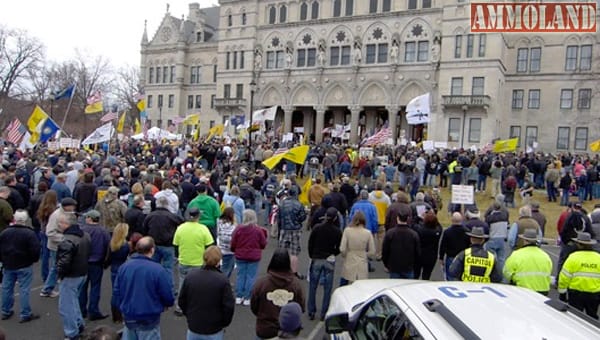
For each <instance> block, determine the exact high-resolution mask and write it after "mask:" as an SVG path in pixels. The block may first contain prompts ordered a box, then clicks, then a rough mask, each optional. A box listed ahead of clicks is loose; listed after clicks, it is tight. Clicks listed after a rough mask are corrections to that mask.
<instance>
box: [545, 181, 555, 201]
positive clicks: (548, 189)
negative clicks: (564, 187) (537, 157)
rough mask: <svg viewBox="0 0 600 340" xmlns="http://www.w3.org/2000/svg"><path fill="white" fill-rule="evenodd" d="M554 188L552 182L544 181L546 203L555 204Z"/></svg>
mask: <svg viewBox="0 0 600 340" xmlns="http://www.w3.org/2000/svg"><path fill="white" fill-rule="evenodd" d="M556 191H557V190H556V188H555V187H554V182H550V181H546V193H547V194H548V201H550V202H556Z"/></svg>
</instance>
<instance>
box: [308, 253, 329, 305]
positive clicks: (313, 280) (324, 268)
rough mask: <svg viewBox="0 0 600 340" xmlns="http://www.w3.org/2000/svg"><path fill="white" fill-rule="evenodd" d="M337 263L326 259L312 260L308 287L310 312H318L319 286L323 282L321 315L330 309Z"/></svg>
mask: <svg viewBox="0 0 600 340" xmlns="http://www.w3.org/2000/svg"><path fill="white" fill-rule="evenodd" d="M334 271H335V263H331V262H329V261H327V260H324V259H316V260H312V261H311V263H310V282H309V288H308V314H312V315H314V314H315V313H316V312H317V306H316V302H315V300H316V298H317V287H318V286H319V283H320V282H321V283H322V284H323V304H322V305H321V316H325V313H327V310H328V309H329V301H330V300H331V290H332V288H333V273H334Z"/></svg>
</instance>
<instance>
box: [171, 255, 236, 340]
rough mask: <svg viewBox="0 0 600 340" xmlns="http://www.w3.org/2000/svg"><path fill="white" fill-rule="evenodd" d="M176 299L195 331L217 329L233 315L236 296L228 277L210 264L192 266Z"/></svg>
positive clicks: (226, 324) (227, 323)
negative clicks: (208, 265) (197, 266)
mask: <svg viewBox="0 0 600 340" xmlns="http://www.w3.org/2000/svg"><path fill="white" fill-rule="evenodd" d="M178 302H179V307H180V308H181V310H182V311H183V314H184V315H185V316H186V318H187V323H188V328H189V329H190V330H191V331H192V332H194V333H197V334H214V333H217V332H219V331H221V330H222V329H223V328H225V327H227V326H229V324H230V323H231V320H232V319H233V311H234V308H235V300H234V298H233V293H232V290H231V285H230V284H229V279H227V276H225V275H224V274H223V273H221V272H220V271H219V270H218V269H216V268H213V267H207V266H203V267H201V268H194V269H192V270H191V271H190V272H189V273H188V274H187V275H186V277H185V280H184V281H183V286H182V287H181V292H180V293H179V301H178Z"/></svg>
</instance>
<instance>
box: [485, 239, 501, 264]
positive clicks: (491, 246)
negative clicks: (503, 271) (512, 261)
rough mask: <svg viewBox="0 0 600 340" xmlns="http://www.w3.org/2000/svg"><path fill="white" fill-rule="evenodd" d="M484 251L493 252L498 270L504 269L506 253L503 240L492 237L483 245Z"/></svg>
mask: <svg viewBox="0 0 600 340" xmlns="http://www.w3.org/2000/svg"><path fill="white" fill-rule="evenodd" d="M484 247H485V249H486V250H489V251H491V252H493V253H494V254H495V255H496V261H498V265H499V266H500V268H503V267H504V261H505V260H506V252H505V250H504V238H501V237H492V238H490V239H489V240H488V241H487V242H486V243H485V246H484Z"/></svg>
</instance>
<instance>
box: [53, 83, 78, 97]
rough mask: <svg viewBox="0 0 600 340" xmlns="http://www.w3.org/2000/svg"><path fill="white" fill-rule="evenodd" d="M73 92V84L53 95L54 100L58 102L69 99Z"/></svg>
mask: <svg viewBox="0 0 600 340" xmlns="http://www.w3.org/2000/svg"><path fill="white" fill-rule="evenodd" d="M74 92H75V84H71V85H69V86H68V87H67V88H66V89H64V90H62V91H60V92H57V93H55V94H54V100H59V99H63V98H69V99H70V98H71V97H73V93H74Z"/></svg>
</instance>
